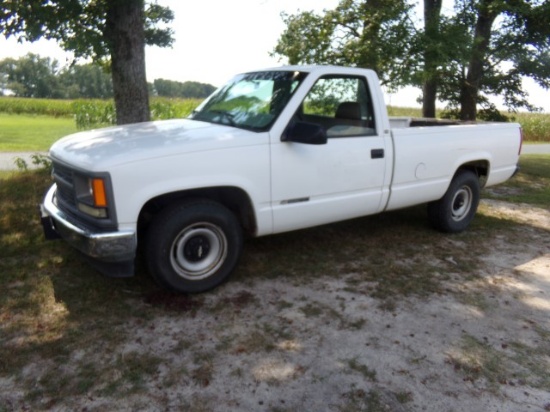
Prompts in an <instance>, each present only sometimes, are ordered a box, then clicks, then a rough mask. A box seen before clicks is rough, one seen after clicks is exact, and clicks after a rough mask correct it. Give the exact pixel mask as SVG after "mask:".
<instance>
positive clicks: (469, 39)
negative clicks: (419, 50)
mask: <svg viewBox="0 0 550 412" xmlns="http://www.w3.org/2000/svg"><path fill="white" fill-rule="evenodd" d="M455 9H456V12H455V15H454V16H453V18H452V21H451V25H452V30H454V32H455V34H456V37H455V39H460V40H459V43H457V44H455V45H454V46H453V47H454V49H455V53H452V55H451V56H452V58H451V59H450V60H449V61H448V62H447V63H446V65H445V69H444V71H443V72H442V77H441V80H442V82H441V84H442V90H441V94H440V99H441V100H445V101H448V102H449V107H450V109H451V112H454V113H455V114H456V115H457V116H459V117H460V118H461V119H463V120H475V119H476V117H477V109H478V106H480V107H481V110H480V112H479V114H480V116H481V117H482V118H488V119H499V118H500V117H501V116H500V115H499V113H498V110H497V109H496V107H495V105H494V104H493V103H491V102H490V100H489V96H500V97H502V98H503V100H504V104H505V105H506V106H507V107H508V108H509V109H510V110H517V109H520V108H523V109H527V110H535V109H536V108H535V107H533V106H532V105H531V104H530V103H529V100H528V95H527V93H526V91H525V90H524V88H523V85H522V78H523V77H531V78H533V79H534V80H535V81H536V82H537V83H538V84H539V85H540V86H542V87H543V88H545V89H548V88H549V87H550V52H549V50H550V2H549V1H548V0H545V1H536V0H535V1H527V0H513V1H508V0H457V1H456V3H455Z"/></svg>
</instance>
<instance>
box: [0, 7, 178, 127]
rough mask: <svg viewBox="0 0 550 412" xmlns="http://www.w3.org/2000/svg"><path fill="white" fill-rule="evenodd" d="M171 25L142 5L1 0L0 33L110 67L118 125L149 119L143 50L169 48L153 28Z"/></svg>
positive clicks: (160, 10)
mask: <svg viewBox="0 0 550 412" xmlns="http://www.w3.org/2000/svg"><path fill="white" fill-rule="evenodd" d="M172 19H173V13H172V12H171V11H170V9H168V8H165V7H161V6H159V5H158V4H156V3H154V4H149V5H148V6H147V8H146V7H145V1H144V0H49V1H44V0H25V1H22V0H5V1H3V2H2V3H0V33H2V34H3V35H4V36H6V37H9V36H16V37H17V38H18V39H19V40H21V41H31V42H32V41H35V40H38V39H40V38H46V39H52V40H55V41H57V42H59V43H60V45H61V47H63V48H64V49H65V50H67V51H71V52H73V53H74V55H75V58H76V59H78V58H92V59H93V60H94V61H95V62H100V63H102V64H104V65H105V64H108V65H110V70H111V73H112V79H113V90H114V97H115V107H116V112H117V123H118V124H124V123H133V122H141V121H147V120H149V118H150V113H149V98H148V90H147V80H146V76H145V51H144V49H145V44H146V43H147V44H151V45H158V46H169V45H171V43H172V41H173V39H172V31H171V30H170V29H169V28H167V27H160V28H159V27H156V25H157V24H158V23H161V24H166V23H169V22H170V21H171V20H172Z"/></svg>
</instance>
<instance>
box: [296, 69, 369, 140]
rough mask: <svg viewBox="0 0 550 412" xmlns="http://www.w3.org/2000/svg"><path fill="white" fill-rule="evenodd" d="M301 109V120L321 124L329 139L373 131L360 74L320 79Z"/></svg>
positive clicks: (366, 91)
mask: <svg viewBox="0 0 550 412" xmlns="http://www.w3.org/2000/svg"><path fill="white" fill-rule="evenodd" d="M301 110H302V113H301V115H300V117H301V118H302V120H304V121H307V122H312V123H317V124H320V125H322V126H323V127H324V128H325V130H326V132H327V135H328V137H329V138H330V137H351V136H369V135H374V134H375V122H374V120H375V119H374V113H373V110H372V101H371V97H370V93H369V90H368V86H367V82H366V80H365V79H364V78H362V77H349V76H326V77H322V78H320V79H319V80H317V82H316V83H315V85H314V86H313V87H312V88H311V90H310V91H309V93H308V94H307V96H306V98H305V99H304V101H303V104H302V107H301Z"/></svg>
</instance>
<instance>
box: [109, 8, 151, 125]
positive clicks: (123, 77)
mask: <svg viewBox="0 0 550 412" xmlns="http://www.w3.org/2000/svg"><path fill="white" fill-rule="evenodd" d="M144 22H145V17H144V1H143V0H109V1H108V2H107V18H106V33H105V35H106V37H107V38H108V39H109V41H110V48H111V70H112V76H113V93H114V98H115V108H116V117H117V124H126V123H137V122H145V121H148V120H149V119H150V112H149V94H148V90H147V77H146V75H145V35H144Z"/></svg>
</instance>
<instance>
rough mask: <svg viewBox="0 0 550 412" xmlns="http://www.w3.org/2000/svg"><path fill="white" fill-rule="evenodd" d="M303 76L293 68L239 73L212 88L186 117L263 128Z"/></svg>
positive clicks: (276, 113)
mask: <svg viewBox="0 0 550 412" xmlns="http://www.w3.org/2000/svg"><path fill="white" fill-rule="evenodd" d="M306 76H307V73H303V72H296V71H262V72H254V73H245V74H240V75H238V76H236V77H234V78H233V79H232V80H231V81H230V82H229V83H227V84H226V85H225V86H223V87H221V88H219V89H218V90H216V91H215V92H214V93H213V94H212V95H211V96H210V97H209V98H208V99H207V100H205V101H204V102H203V103H202V104H201V105H200V106H199V107H198V108H197V109H196V110H195V111H194V112H193V113H192V114H191V116H190V118H191V119H194V120H200V121H204V122H210V123H219V124H225V125H229V126H233V127H239V128H243V129H249V130H254V131H266V130H268V129H269V128H270V127H271V125H272V124H273V122H275V120H276V119H277V117H278V116H279V114H280V113H281V112H282V110H283V109H284V107H285V106H286V104H287V103H288V101H289V99H290V97H291V96H292V94H293V93H294V91H295V90H296V89H297V88H298V86H299V85H300V83H301V82H302V81H303V80H304V79H305V77H306Z"/></svg>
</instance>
